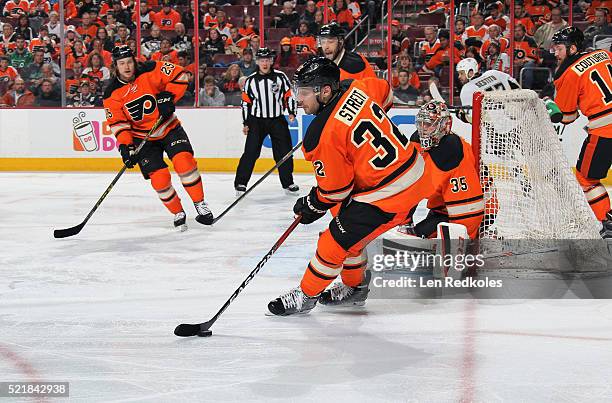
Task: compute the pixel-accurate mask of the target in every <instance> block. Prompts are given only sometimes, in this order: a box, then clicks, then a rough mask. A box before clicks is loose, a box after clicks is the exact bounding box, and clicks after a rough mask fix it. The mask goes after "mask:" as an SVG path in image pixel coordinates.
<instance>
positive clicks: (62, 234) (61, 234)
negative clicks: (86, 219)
mask: <svg viewBox="0 0 612 403" xmlns="http://www.w3.org/2000/svg"><path fill="white" fill-rule="evenodd" d="M84 226H85V224H84V223H81V224H79V225H77V226H74V227H70V228H64V229H56V230H55V231H53V237H54V238H68V237H70V236H74V235H76V234H78V233H79V232H81V230H82V229H83V227H84Z"/></svg>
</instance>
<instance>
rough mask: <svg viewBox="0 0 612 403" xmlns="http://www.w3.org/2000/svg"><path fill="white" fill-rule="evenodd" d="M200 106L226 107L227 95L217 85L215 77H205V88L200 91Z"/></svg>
mask: <svg viewBox="0 0 612 403" xmlns="http://www.w3.org/2000/svg"><path fill="white" fill-rule="evenodd" d="M200 106H225V94H224V93H223V92H221V90H219V88H218V87H217V86H216V85H215V78H214V77H213V76H206V77H204V88H202V89H201V90H200Z"/></svg>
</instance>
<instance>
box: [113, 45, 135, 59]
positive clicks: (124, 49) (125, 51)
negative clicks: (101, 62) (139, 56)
mask: <svg viewBox="0 0 612 403" xmlns="http://www.w3.org/2000/svg"><path fill="white" fill-rule="evenodd" d="M127 57H132V58H133V57H134V52H132V49H130V47H129V46H115V47H114V48H113V62H115V63H116V62H117V60H121V59H125V58H127Z"/></svg>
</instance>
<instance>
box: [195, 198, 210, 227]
mask: <svg viewBox="0 0 612 403" xmlns="http://www.w3.org/2000/svg"><path fill="white" fill-rule="evenodd" d="M193 205H194V206H195V209H196V211H197V212H198V215H197V216H196V221H197V222H199V223H200V224H204V225H212V223H213V213H212V212H211V211H210V209H209V208H208V204H206V202H205V201H204V200H202V201H201V202H197V203H193Z"/></svg>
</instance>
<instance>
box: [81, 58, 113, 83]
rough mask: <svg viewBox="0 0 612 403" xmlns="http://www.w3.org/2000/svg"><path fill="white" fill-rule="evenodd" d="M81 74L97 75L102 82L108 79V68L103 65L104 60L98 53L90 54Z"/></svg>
mask: <svg viewBox="0 0 612 403" xmlns="http://www.w3.org/2000/svg"><path fill="white" fill-rule="evenodd" d="M83 75H86V76H88V77H97V78H98V79H99V80H100V81H102V82H104V81H107V80H110V70H109V69H108V67H106V66H105V65H104V60H103V59H102V56H100V54H98V53H93V54H92V55H91V57H90V58H89V64H88V65H87V68H86V69H85V70H83Z"/></svg>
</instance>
